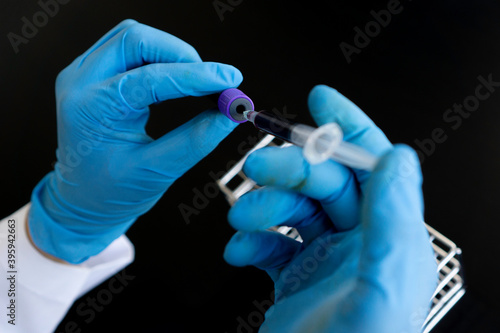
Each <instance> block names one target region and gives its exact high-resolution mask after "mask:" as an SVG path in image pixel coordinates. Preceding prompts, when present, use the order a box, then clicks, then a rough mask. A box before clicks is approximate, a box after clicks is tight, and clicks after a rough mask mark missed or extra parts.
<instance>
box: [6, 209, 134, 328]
mask: <svg viewBox="0 0 500 333" xmlns="http://www.w3.org/2000/svg"><path fill="white" fill-rule="evenodd" d="M29 207H30V205H29V204H28V205H26V206H24V207H23V208H21V209H20V210H18V211H17V212H15V213H14V214H12V215H11V216H9V217H7V218H5V219H4V220H2V221H1V222H0V273H1V274H2V275H0V309H1V310H0V318H1V319H0V332H40V333H43V332H52V331H53V330H54V329H55V328H56V327H57V325H58V324H59V322H60V321H61V320H62V319H63V318H64V316H65V314H66V312H67V311H68V309H69V308H70V307H71V306H72V304H73V302H74V301H75V300H76V299H77V298H78V297H80V296H82V295H83V294H85V293H86V292H88V291H89V290H90V289H92V288H94V287H95V286H97V285H98V284H100V283H101V282H103V281H104V280H106V279H107V278H109V277H110V276H112V275H113V274H115V273H116V272H118V271H119V270H121V269H123V268H124V267H125V266H127V265H128V264H130V263H131V262H132V261H133V259H134V247H133V245H132V243H131V242H130V241H129V240H128V239H127V238H126V237H125V236H121V237H120V238H118V239H116V240H115V241H114V242H113V243H111V244H110V245H109V246H108V247H107V248H106V249H104V251H102V252H101V253H99V254H98V255H97V256H94V257H91V258H89V259H88V260H87V261H85V262H83V263H81V264H79V265H69V264H62V263H58V262H55V261H53V260H50V259H48V258H46V257H44V256H43V255H42V254H40V252H38V250H37V249H36V248H34V247H33V245H32V244H31V242H30V241H29V239H28V236H27V234H26V217H27V213H28V211H29ZM9 250H10V254H11V258H9V257H8V256H9ZM12 250H14V251H15V252H13V251H12ZM12 255H14V256H15V257H13V256H12ZM9 260H11V261H9ZM12 277H14V278H13V279H12ZM9 278H11V279H10V280H8V279H9ZM12 281H14V282H15V283H14V285H15V288H11V282H12ZM9 290H12V291H11V292H9ZM9 295H10V296H9ZM10 304H14V305H15V311H14V315H15V317H14V316H12V315H11V313H12V312H13V311H12V309H7V307H8V306H11V305H10ZM11 307H12V306H11ZM9 315H10V316H9ZM12 319H15V320H14V321H12ZM9 321H11V323H15V325H12V324H11V323H9Z"/></svg>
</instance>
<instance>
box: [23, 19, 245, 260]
mask: <svg viewBox="0 0 500 333" xmlns="http://www.w3.org/2000/svg"><path fill="white" fill-rule="evenodd" d="M241 81H242V75H241V73H240V72H239V71H238V70H237V69H236V68H234V67H232V66H229V65H224V64H219V63H210V62H202V60H201V58H200V56H199V55H198V53H197V52H196V50H195V49H194V48H193V47H191V46H190V45H188V44H187V43H185V42H184V41H182V40H180V39H178V38H176V37H174V36H172V35H170V34H167V33H165V32H162V31H159V30H156V29H154V28H151V27H148V26H145V25H143V24H139V23H137V22H136V21H133V20H126V21H123V22H122V23H120V24H119V25H118V26H116V27H115V28H113V29H112V30H111V31H110V32H108V33H107V34H106V35H105V36H104V37H102V38H101V39H100V40H99V41H98V42H97V43H96V44H95V45H94V46H92V47H91V48H90V49H89V50H88V51H86V52H85V53H84V54H82V55H81V56H79V57H78V58H77V59H76V60H75V61H74V62H73V63H72V64H71V65H69V66H68V67H67V68H66V69H64V70H63V71H62V72H61V73H60V74H59V76H58V78H57V82H56V99H57V127H58V149H57V164H56V166H55V170H54V171H53V172H51V173H49V174H48V175H47V176H46V177H45V178H44V179H43V180H42V181H41V182H40V183H39V184H38V185H37V186H36V188H35V189H34V191H33V194H32V207H31V211H30V215H29V230H30V233H31V236H32V239H33V241H34V243H35V245H36V246H37V247H39V248H40V249H41V250H43V251H44V252H46V253H48V254H50V255H53V256H55V257H57V258H60V259H62V260H65V261H67V262H70V263H80V262H82V261H84V260H86V259H87V258H89V257H90V256H93V255H96V254H98V253H99V252H101V251H102V250H103V249H104V248H105V247H106V246H108V245H109V244H110V243H111V242H112V241H113V240H114V239H116V238H118V237H119V236H120V235H122V234H123V233H125V231H127V229H128V228H129V227H130V226H131V225H132V223H133V222H134V221H135V220H136V219H137V217H139V216H140V215H142V214H144V213H145V212H147V211H148V210H149V209H150V208H151V207H153V205H154V204H155V203H156V202H157V201H158V200H159V199H160V197H161V196H162V195H163V194H164V193H165V191H166V190H167V189H168V188H169V186H170V185H171V184H172V183H173V182H174V181H175V180H176V179H177V178H179V177H180V176H182V175H183V174H184V173H185V172H186V171H187V170H189V169H190V168H191V167H193V166H194V165H195V164H196V163H197V162H199V161H200V160H201V159H202V158H203V157H205V156H206V155H207V154H209V153H210V152H211V151H212V150H213V149H214V148H215V147H216V146H217V145H218V143H219V142H220V141H221V140H223V139H224V138H225V137H226V136H227V135H228V134H229V133H230V132H231V131H232V130H233V129H234V128H235V127H236V124H235V123H233V122H231V121H230V120H229V119H228V118H226V117H225V116H224V115H222V114H221V113H220V112H218V111H216V110H209V111H206V112H204V113H201V114H200V115H198V116H197V117H195V118H194V119H192V120H191V121H189V122H188V123H186V124H184V125H182V126H180V127H178V128H177V129H175V130H173V131H171V132H170V133H167V134H166V135H164V136H163V137H161V138H160V139H158V140H153V139H152V138H151V137H149V136H148V135H147V133H146V131H145V125H146V122H147V120H148V116H149V108H148V106H149V105H150V104H153V103H157V102H161V101H164V100H167V99H173V98H179V97H184V96H202V95H208V94H213V93H216V92H220V91H222V90H225V89H228V88H235V87H237V86H238V85H239V84H240V83H241ZM179 111H180V110H173V112H179Z"/></svg>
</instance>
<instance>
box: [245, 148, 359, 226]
mask: <svg viewBox="0 0 500 333" xmlns="http://www.w3.org/2000/svg"><path fill="white" fill-rule="evenodd" d="M243 171H244V172H245V174H246V175H247V176H248V177H250V178H251V179H253V180H254V181H256V182H257V183H258V184H259V185H264V186H265V185H268V186H276V187H279V188H285V189H290V190H293V191H297V192H299V193H301V194H303V195H305V196H307V197H310V198H313V199H315V200H318V201H319V202H320V203H321V205H322V206H323V208H324V209H325V212H326V213H327V214H328V216H329V217H330V220H331V221H332V222H333V224H334V226H335V228H336V229H337V230H339V231H343V230H349V229H352V228H353V227H355V226H356V225H357V224H358V223H359V190H358V188H357V184H356V181H355V178H354V176H353V173H352V171H351V170H350V169H348V168H347V167H345V166H343V165H340V164H338V163H336V162H334V161H326V162H324V163H321V164H316V165H310V164H309V163H308V162H307V161H306V160H305V159H304V157H303V156H302V149H300V148H299V147H295V146H294V147H287V148H275V147H269V148H262V149H259V150H257V151H255V152H253V153H252V154H251V155H250V156H249V157H248V158H247V160H246V162H245V165H244V167H243Z"/></svg>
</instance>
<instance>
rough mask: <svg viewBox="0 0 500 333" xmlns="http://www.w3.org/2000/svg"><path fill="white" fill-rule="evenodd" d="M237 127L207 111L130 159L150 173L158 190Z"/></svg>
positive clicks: (190, 166) (220, 116) (183, 171)
mask: <svg viewBox="0 0 500 333" xmlns="http://www.w3.org/2000/svg"><path fill="white" fill-rule="evenodd" d="M237 125H238V124H237V123H235V122H233V121H231V120H230V119H229V118H227V117H226V116H224V115H223V114H222V113H221V112H219V111H218V110H207V111H205V112H203V113H201V114H199V115H197V116H196V117H195V118H193V119H191V120H190V121H188V122H187V123H185V124H183V125H181V126H179V127H177V128H176V129H174V130H172V131H170V132H169V133H167V134H165V135H164V136H162V137H161V138H159V139H157V140H155V141H153V142H150V143H148V144H147V145H144V146H142V147H141V148H140V149H139V150H138V154H139V155H135V156H131V158H133V159H134V160H136V161H139V162H138V163H140V165H141V166H142V167H143V168H145V169H147V170H149V171H151V172H152V175H150V178H151V180H152V181H153V182H157V183H158V186H160V187H161V182H165V181H167V182H172V181H174V180H175V179H176V178H178V177H180V176H181V175H183V174H184V173H185V172H186V171H188V170H189V169H190V168H192V167H193V166H194V165H195V164H197V163H198V162H199V161H200V160H201V159H202V158H204V157H205V156H206V155H208V154H209V153H210V152H211V151H212V150H213V149H214V148H215V147H216V146H217V145H218V144H219V142H220V141H222V140H223V139H224V138H225V137H226V136H227V135H228V134H229V133H231V131H232V130H233V129H234V128H236V126H237ZM155 175H156V176H159V177H155Z"/></svg>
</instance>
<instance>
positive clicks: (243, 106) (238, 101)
mask: <svg viewBox="0 0 500 333" xmlns="http://www.w3.org/2000/svg"><path fill="white" fill-rule="evenodd" d="M217 104H218V107H219V111H220V112H222V113H223V114H224V115H225V116H226V117H228V118H229V119H231V120H232V121H234V122H235V123H244V122H246V121H247V119H245V117H244V116H243V112H244V111H248V110H254V104H253V102H252V100H251V99H250V97H248V96H247V95H245V94H244V93H243V92H242V91H241V90H239V89H236V88H231V89H226V90H224V91H223V92H222V93H221V94H220V96H219V100H218V103H217Z"/></svg>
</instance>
